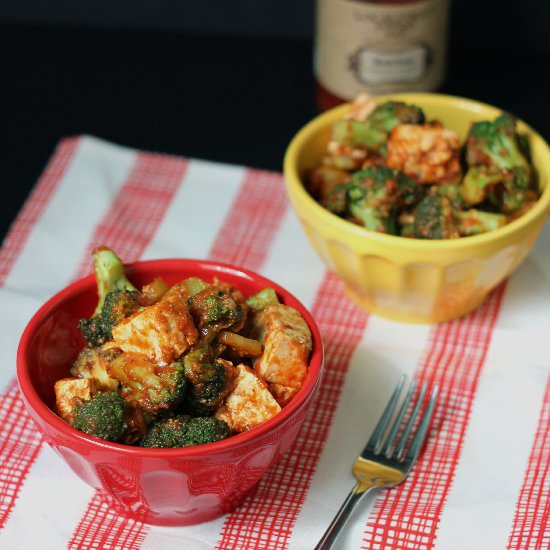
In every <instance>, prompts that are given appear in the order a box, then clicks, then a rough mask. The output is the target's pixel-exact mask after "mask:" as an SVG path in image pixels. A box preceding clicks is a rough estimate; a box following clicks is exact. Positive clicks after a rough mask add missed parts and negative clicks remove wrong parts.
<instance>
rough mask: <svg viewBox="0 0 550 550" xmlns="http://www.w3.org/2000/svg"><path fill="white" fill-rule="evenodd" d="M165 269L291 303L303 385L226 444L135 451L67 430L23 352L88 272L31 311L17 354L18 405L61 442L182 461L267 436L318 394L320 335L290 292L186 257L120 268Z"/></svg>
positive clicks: (89, 281)
mask: <svg viewBox="0 0 550 550" xmlns="http://www.w3.org/2000/svg"><path fill="white" fill-rule="evenodd" d="M166 264H169V265H176V264H177V265H182V267H183V266H185V265H187V266H193V267H195V268H197V267H199V268H200V269H205V270H206V271H207V272H208V274H209V275H210V274H211V275H215V274H219V275H220V277H222V276H223V274H231V275H234V276H236V277H239V278H244V279H248V280H253V281H257V282H259V283H260V284H262V285H263V286H271V287H273V288H274V289H275V291H276V292H277V294H278V295H279V296H281V297H282V298H283V303H287V300H289V299H290V301H291V302H293V304H292V307H296V309H298V310H299V311H300V313H301V314H302V316H303V317H304V319H305V320H306V322H307V324H308V326H309V329H310V331H311V335H312V342H313V345H312V352H311V355H310V359H309V364H308V373H307V376H306V379H305V380H304V383H303V384H302V387H301V388H300V389H299V390H298V392H297V394H296V395H295V396H294V398H293V399H292V400H291V401H290V403H288V404H287V405H286V406H285V407H284V408H283V409H282V410H281V412H279V413H278V414H277V415H276V416H274V417H273V418H271V419H270V420H268V421H267V422H264V423H263V424H260V425H259V426H257V427H255V428H253V429H251V430H249V431H247V432H242V433H240V434H236V435H233V436H231V437H228V438H227V439H223V440H221V441H216V442H214V443H206V444H203V445H196V446H190V447H178V448H174V449H158V448H147V447H138V446H134V445H125V444H123V443H114V442H111V441H106V440H103V439H100V438H96V437H94V436H89V435H87V434H85V433H82V432H80V431H79V430H77V429H75V428H73V427H72V426H70V425H69V424H67V423H66V422H65V421H63V420H62V419H61V418H60V417H59V416H57V414H55V413H54V412H53V411H52V410H51V409H50V408H49V407H48V406H47V405H46V403H44V402H43V401H42V399H41V398H40V396H39V395H38V394H37V393H36V390H35V389H34V387H33V384H32V382H31V379H30V376H29V372H28V366H27V361H26V353H27V350H28V349H29V346H30V342H31V339H32V337H33V335H34V334H35V332H36V330H37V329H38V328H39V326H40V324H41V322H42V321H43V319H44V318H45V317H46V316H47V315H49V313H50V312H51V311H52V310H53V309H54V308H56V307H60V306H61V305H62V304H63V301H64V300H65V299H67V298H69V297H70V296H72V295H73V294H75V293H79V292H81V291H84V290H86V289H87V288H88V287H90V286H92V285H95V276H94V274H93V273H92V274H90V275H87V276H85V277H82V278H80V279H78V280H76V281H74V282H73V283H71V284H69V285H68V286H66V287H65V288H63V289H62V290H60V291H59V292H57V293H56V294H54V295H53V296H52V297H51V298H50V299H48V300H47V301H46V302H45V303H44V304H43V305H42V306H41V307H40V308H39V309H38V311H36V313H35V314H34V315H33V316H32V318H31V320H30V321H29V322H28V324H27V326H26V327H25V329H24V331H23V333H22V336H21V339H20V341H19V346H18V349H17V358H16V364H17V368H16V374H17V382H18V385H19V388H20V390H21V393H22V395H23V397H24V401H25V402H26V404H27V405H28V406H29V407H31V408H32V409H33V410H34V412H35V413H36V414H38V415H39V416H40V418H41V419H42V421H44V422H45V423H46V424H48V425H50V426H51V427H52V428H53V429H55V430H56V431H57V432H59V433H61V434H62V435H63V436H65V437H66V438H68V439H70V440H73V441H75V442H78V443H82V444H85V445H87V446H92V447H95V448H97V449H101V450H103V451H106V450H108V451H113V452H118V453H122V454H123V455H127V456H129V457H133V458H159V459H162V458H164V459H167V458H182V459H184V458H196V457H198V456H202V455H204V454H209V455H212V454H221V453H225V452H230V451H233V450H235V449H237V448H238V447H240V446H241V445H243V444H246V443H248V442H250V441H252V440H254V439H257V438H260V437H261V436H263V435H265V434H266V433H267V432H270V431H272V430H273V429H275V428H277V427H278V426H280V425H282V424H284V423H285V422H287V421H289V420H290V418H291V417H292V416H293V415H294V413H295V412H297V411H298V410H299V409H301V408H302V407H303V406H304V405H305V404H306V403H305V402H306V401H307V400H308V398H309V397H310V396H311V397H312V396H313V395H314V394H315V392H316V390H317V389H318V387H319V385H320V383H321V378H322V375H323V371H324V352H323V343H322V339H321V334H320V331H319V328H318V326H317V324H316V322H315V320H314V318H313V316H312V314H311V313H310V312H309V310H308V309H307V308H306V307H305V306H304V305H303V304H302V303H301V302H300V301H299V300H298V299H297V298H296V297H295V296H294V295H293V294H292V293H290V292H289V291H288V290H285V289H284V288H283V287H281V286H280V285H278V284H277V283H275V282H273V281H271V280H270V279H268V278H266V277H263V276H262V275H259V274H258V273H255V272H253V271H251V270H248V269H245V268H241V267H237V266H234V265H231V264H226V263H223V262H216V261H212V260H198V259H191V258H163V259H155V260H143V261H137V262H132V263H128V264H126V267H127V269H128V271H129V272H130V273H131V271H132V270H138V271H139V270H140V269H141V268H144V267H149V268H152V269H154V268H155V266H159V267H160V266H161V265H164V266H166ZM183 271H184V270H183ZM152 275H154V273H152ZM37 429H38V428H37ZM38 431H41V430H38Z"/></svg>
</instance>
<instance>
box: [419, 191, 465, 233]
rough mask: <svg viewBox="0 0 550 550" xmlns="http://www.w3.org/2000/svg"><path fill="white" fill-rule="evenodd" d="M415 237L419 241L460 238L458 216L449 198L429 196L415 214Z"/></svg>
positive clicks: (422, 201) (423, 200) (421, 202)
mask: <svg viewBox="0 0 550 550" xmlns="http://www.w3.org/2000/svg"><path fill="white" fill-rule="evenodd" d="M414 236H415V237H416V238H418V239H454V238H456V237H459V236H460V235H459V233H458V227H457V220H456V214H455V211H454V209H453V206H452V204H451V201H450V200H449V199H448V198H447V197H442V196H440V195H437V194H435V195H428V196H427V197H425V198H424V199H422V200H421V201H420V203H419V204H418V206H417V207H416V210H415V214H414Z"/></svg>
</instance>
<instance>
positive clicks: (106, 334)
mask: <svg viewBox="0 0 550 550" xmlns="http://www.w3.org/2000/svg"><path fill="white" fill-rule="evenodd" d="M93 259H94V270H95V278H96V284H97V294H98V303H97V306H96V309H95V311H94V314H93V316H92V317H91V318H89V319H81V320H80V321H79V322H78V328H79V329H80V331H81V332H82V335H83V336H84V339H85V340H86V341H87V343H88V344H89V345H91V346H100V345H102V344H104V343H105V342H108V341H109V340H111V339H112V334H111V330H112V328H113V327H114V326H115V325H116V324H117V323H119V322H120V321H122V320H123V319H124V318H126V317H127V316H128V315H131V314H132V313H135V312H136V311H137V310H138V309H139V307H140V303H139V297H140V293H139V292H138V291H137V289H136V287H135V286H134V285H133V284H132V283H131V282H130V281H129V280H128V279H127V278H126V275H125V274H124V264H123V263H122V261H121V260H120V258H119V257H118V256H117V255H116V254H115V253H114V252H113V251H112V250H111V249H109V248H106V247H100V248H96V249H95V250H94V252H93Z"/></svg>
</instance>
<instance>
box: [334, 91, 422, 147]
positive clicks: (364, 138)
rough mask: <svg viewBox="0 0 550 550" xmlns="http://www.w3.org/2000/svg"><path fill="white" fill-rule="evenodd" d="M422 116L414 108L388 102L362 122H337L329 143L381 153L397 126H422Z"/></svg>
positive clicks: (397, 102) (395, 102)
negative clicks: (331, 140) (334, 142)
mask: <svg viewBox="0 0 550 550" xmlns="http://www.w3.org/2000/svg"><path fill="white" fill-rule="evenodd" d="M424 120H425V117H424V113H423V112H422V110H421V109H420V108H419V107H417V106H416V105H407V104H406V103H402V102H400V101H388V102H386V103H382V105H379V106H378V107H377V108H376V109H374V111H373V112H372V113H371V114H370V115H369V116H368V118H367V119H366V120H365V121H359V120H354V119H341V120H337V121H336V122H335V123H334V125H333V128H332V139H333V141H336V142H337V143H340V144H342V145H347V146H349V147H352V148H363V149H368V150H370V151H376V152H382V151H381V149H382V148H383V147H384V146H385V145H386V142H387V140H388V136H389V134H390V132H391V131H392V130H393V129H394V128H395V127H396V126H397V125H399V124H423V123H424Z"/></svg>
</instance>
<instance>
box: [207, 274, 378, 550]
mask: <svg viewBox="0 0 550 550" xmlns="http://www.w3.org/2000/svg"><path fill="white" fill-rule="evenodd" d="M312 312H313V315H314V317H315V319H316V321H317V323H318V325H319V328H320V330H321V333H322V335H323V342H324V344H325V365H326V372H325V375H324V378H323V384H322V385H321V389H320V390H319V395H318V397H317V399H316V400H315V403H314V404H313V405H312V406H311V407H310V409H309V411H308V414H307V417H306V420H305V422H304V425H303V427H302V429H301V431H300V433H299V435H298V438H297V440H296V443H295V445H294V447H293V448H292V449H291V450H290V451H289V452H288V453H287V454H286V455H285V456H284V457H283V458H282V460H281V461H280V462H279V464H277V466H275V468H273V469H272V470H271V471H270V472H269V473H268V474H267V475H266V476H264V477H263V478H262V479H261V480H260V482H259V484H258V485H257V486H256V488H255V489H254V490H253V492H252V493H251V494H250V495H249V496H248V497H247V499H246V500H245V502H244V503H243V505H242V506H241V507H240V508H238V509H237V510H236V511H234V512H233V513H231V514H230V515H229V516H228V517H227V519H226V521H225V524H224V526H223V530H222V535H221V538H220V540H219V542H218V545H217V548H218V549H223V550H230V549H236V550H244V549H246V548H254V549H255V548H262V549H266V550H267V549H273V550H279V549H281V548H286V547H287V546H288V543H289V540H290V536H291V534H292V530H293V528H294V525H295V523H296V519H297V517H298V514H299V512H300V510H301V509H302V505H303V503H304V500H305V497H306V494H307V491H308V490H309V487H310V484H311V478H312V476H313V474H314V472H315V468H316V466H317V463H318V461H319V458H320V457H321V453H322V451H323V448H324V445H325V442H326V440H327V437H328V433H329V430H330V426H331V424H332V420H333V417H334V413H335V411H336V407H337V404H338V399H339V397H340V393H341V391H342V387H343V384H344V379H345V376H346V373H347V370H348V367H349V363H350V360H351V357H352V354H353V352H354V351H355V349H356V347H357V345H358V344H359V341H360V339H361V336H362V334H363V332H364V330H365V327H366V325H367V318H368V316H367V314H366V313H365V312H364V311H362V310H360V309H359V308H358V307H356V306H355V305H353V304H352V303H351V302H350V301H349V300H348V299H347V298H346V296H345V295H344V292H343V289H342V284H341V282H340V281H338V280H337V279H336V277H335V276H334V275H332V274H327V275H326V276H325V278H324V280H323V282H322V283H321V286H320V287H319V290H318V293H317V296H316V299H315V303H314V305H313V308H312Z"/></svg>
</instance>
